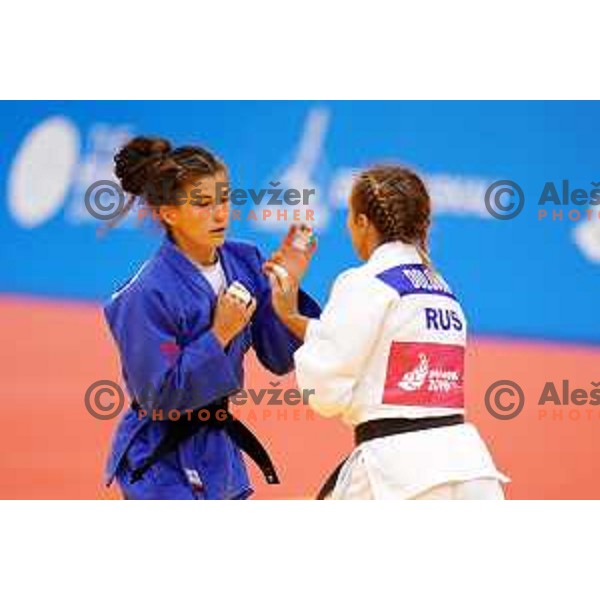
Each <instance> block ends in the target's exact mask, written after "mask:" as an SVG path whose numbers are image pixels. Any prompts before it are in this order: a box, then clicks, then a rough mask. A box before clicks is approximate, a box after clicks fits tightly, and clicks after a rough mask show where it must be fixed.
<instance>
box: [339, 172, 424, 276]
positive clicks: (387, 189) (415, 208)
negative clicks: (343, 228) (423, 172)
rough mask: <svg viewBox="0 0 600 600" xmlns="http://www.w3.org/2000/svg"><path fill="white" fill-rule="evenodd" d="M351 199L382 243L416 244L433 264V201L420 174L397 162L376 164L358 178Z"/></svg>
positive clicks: (354, 207)
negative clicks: (430, 236) (430, 244)
mask: <svg viewBox="0 0 600 600" xmlns="http://www.w3.org/2000/svg"><path fill="white" fill-rule="evenodd" d="M350 198H351V202H352V206H353V209H354V212H355V213H356V214H364V215H365V216H366V217H367V218H368V219H369V221H370V222H371V223H372V224H373V225H374V227H375V229H376V230H377V233H378V234H379V236H380V240H381V243H385V242H391V241H398V240H399V241H402V242H404V243H406V244H414V245H415V246H416V248H417V251H418V252H419V254H420V255H421V258H422V259H423V262H424V263H425V264H427V265H428V266H431V261H430V259H429V253H428V243H427V238H428V233H429V226H430V224H431V200H430V198H429V194H428V193H427V189H426V187H425V184H424V183H423V181H421V179H420V178H419V177H418V175H416V174H415V173H413V172H412V171H410V170H409V169H406V168H405V167H400V166H396V165H382V166H375V167H372V168H370V169H367V170H366V171H363V172H362V173H360V175H359V176H358V177H357V179H356V180H355V182H354V185H353V186H352V193H351V196H350Z"/></svg>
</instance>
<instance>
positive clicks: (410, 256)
mask: <svg viewBox="0 0 600 600" xmlns="http://www.w3.org/2000/svg"><path fill="white" fill-rule="evenodd" d="M368 262H369V264H376V265H377V266H382V267H385V266H393V265H396V264H421V263H422V262H423V259H422V258H421V256H420V254H419V252H418V251H417V248H416V247H415V246H414V245H413V244H405V243H404V242H400V241H395V242H385V243H384V244H381V245H380V246H377V248H375V250H374V251H373V253H372V254H371V256H370V257H369V260H368Z"/></svg>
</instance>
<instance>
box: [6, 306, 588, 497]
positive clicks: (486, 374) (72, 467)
mask: <svg viewBox="0 0 600 600" xmlns="http://www.w3.org/2000/svg"><path fill="white" fill-rule="evenodd" d="M0 328H1V331H2V333H3V339H4V343H3V345H2V348H1V349H0V359H1V360H0V365H1V366H0V369H1V374H2V388H1V393H0V402H1V415H2V416H1V420H0V498H4V499H6V498H13V499H28V498H36V499H57V498H74V499H75V498H90V499H92V498H107V499H108V498H118V497H119V494H118V490H116V489H114V488H111V489H110V490H107V489H106V488H105V487H104V486H103V485H102V470H103V464H104V460H105V457H106V454H107V451H108V448H109V444H110V439H111V435H112V431H113V429H114V427H115V425H116V422H115V421H114V420H113V421H99V420H96V419H94V418H93V417H92V416H91V415H90V414H89V413H88V412H87V410H86V408H85V405H84V394H85V391H86V389H87V388H88V387H89V386H90V385H91V384H92V383H93V382H95V381H97V380H101V379H111V380H116V381H118V382H121V381H122V380H121V377H120V367H119V362H118V356H117V353H116V350H115V347H114V344H113V342H112V340H111V338H110V336H109V334H108V331H107V329H106V326H105V324H104V321H103V317H102V313H101V309H100V306H99V305H97V304H93V303H85V302H64V301H60V302H59V301H54V300H39V299H31V298H24V297H18V296H7V295H5V296H2V297H0ZM599 365H600V348H594V347H579V346H565V345H557V344H549V343H529V342H516V341H511V340H508V341H507V340H494V339H482V338H476V339H472V340H471V343H470V346H469V350H468V353H467V410H468V416H469V419H470V420H471V421H473V422H474V423H475V424H476V425H477V426H478V427H479V429H480V432H481V434H482V436H483V437H484V439H485V440H486V442H487V443H488V444H489V446H490V448H491V450H492V452H493V454H494V457H495V459H496V462H497V464H498V466H499V467H500V469H501V470H503V471H504V472H505V473H507V474H508V475H509V476H510V477H511V478H512V483H511V484H509V485H508V486H507V494H508V497H510V498H536V499H537V498H600V478H599V477H598V467H597V465H598V464H599V463H600V438H599V437H598V432H600V406H573V405H568V406H559V407H556V406H552V405H547V404H546V405H544V406H539V405H538V398H539V397H540V394H541V391H542V389H543V387H544V383H545V382H546V381H550V380H552V381H555V382H557V386H558V385H560V383H561V381H562V380H563V379H569V380H570V381H571V387H572V388H575V387H581V388H584V389H586V390H590V389H591V388H592V383H591V382H592V381H595V382H600V367H599ZM247 373H248V379H247V382H246V387H248V388H250V387H254V388H260V387H271V383H270V382H281V386H282V387H290V386H293V385H294V378H293V375H290V376H286V377H284V378H280V377H276V376H273V375H271V374H269V373H267V372H265V371H264V370H263V369H262V368H261V367H260V366H258V365H257V364H256V360H255V359H254V357H253V356H249V357H248V365H247ZM500 379H511V380H514V381H516V382H518V383H519V384H520V385H521V387H522V388H523V389H524V391H525V397H526V403H525V408H524V410H523V411H522V413H521V414H520V415H519V416H518V417H516V418H514V419H513V420H509V421H500V420H497V419H495V418H493V417H492V416H491V415H490V414H489V413H488V412H487V411H486V409H485V407H484V403H483V397H484V394H485V391H486V389H487V387H488V386H489V385H491V384H492V383H493V382H494V381H496V380H500ZM236 412H237V414H239V415H240V416H241V417H242V418H244V419H245V420H246V422H247V423H248V424H249V425H250V426H251V428H252V429H254V430H255V431H256V433H257V434H258V435H259V437H260V438H261V439H262V440H263V441H264V442H265V443H266V445H267V446H268V448H269V450H270V451H271V453H272V456H273V458H274V461H275V463H276V465H277V467H278V470H279V473H280V476H281V479H282V484H281V485H279V486H267V485H266V484H265V483H263V482H262V481H261V477H260V474H259V473H258V472H257V470H256V469H255V467H254V466H253V465H250V473H251V477H252V480H253V482H254V487H255V490H256V493H255V495H254V498H257V499H259V498H310V497H312V496H314V494H315V493H316V491H317V490H318V488H319V486H320V483H321V482H322V480H323V478H324V477H325V476H326V475H327V474H328V471H329V470H331V469H332V468H333V467H334V466H335V465H336V464H337V462H338V461H339V459H340V458H341V457H342V456H343V455H344V454H345V453H347V452H348V450H349V449H350V448H351V439H352V436H351V432H350V431H349V430H348V429H347V428H346V427H344V426H343V425H342V424H341V423H340V422H338V421H337V420H326V419H322V418H320V417H318V416H316V415H314V414H313V413H312V412H310V411H309V410H308V409H305V408H292V407H287V408H281V407H268V406H261V407H255V406H245V407H243V408H241V409H236ZM406 459H407V460H409V459H410V457H406Z"/></svg>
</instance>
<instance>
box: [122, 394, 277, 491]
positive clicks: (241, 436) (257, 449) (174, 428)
mask: <svg viewBox="0 0 600 600" xmlns="http://www.w3.org/2000/svg"><path fill="white" fill-rule="evenodd" d="M131 407H132V408H133V409H134V410H136V411H137V410H139V408H140V405H139V404H138V403H137V402H135V401H134V402H132V404H131ZM207 410H208V411H209V417H208V418H206V419H200V418H199V416H198V413H199V412H200V411H207ZM223 410H224V411H225V418H223V415H222V414H219V412H218V411H223ZM217 417H220V418H217ZM202 427H210V428H213V429H224V430H225V431H226V432H227V434H228V435H229V437H230V438H231V440H232V441H233V443H234V444H236V445H237V446H238V447H239V448H240V450H242V451H243V452H245V453H246V454H247V455H248V456H249V457H250V458H251V459H252V460H253V461H254V462H255V463H256V465H257V466H258V468H259V469H260V470H261V472H262V474H263V475H264V477H265V479H266V481H267V483H269V484H277V483H279V477H278V476H277V472H276V471H275V466H274V465H273V462H272V461H271V457H270V456H269V454H268V452H267V451H266V450H265V448H264V446H263V445H262V444H261V443H260V441H259V439H258V438H257V437H256V436H255V435H254V433H252V431H251V430H250V429H248V427H246V425H244V424H243V423H242V422H241V421H239V420H238V419H236V418H235V417H234V416H233V415H232V414H231V413H230V412H229V409H228V402H227V399H226V398H224V399H222V400H219V401H217V402H214V403H213V404H210V405H209V406H205V407H203V408H201V409H198V410H196V411H193V412H192V413H191V414H190V417H189V418H188V419H187V420H180V421H169V422H168V426H167V432H166V434H165V435H164V436H163V438H162V439H161V440H160V441H159V443H158V445H157V447H156V448H155V449H154V451H153V452H152V453H151V454H150V456H148V458H146V459H145V460H144V461H143V462H142V464H141V465H139V466H138V467H137V468H135V469H133V470H132V472H131V483H135V482H136V481H139V480H140V479H142V477H143V476H144V474H145V473H146V471H147V470H148V469H149V468H150V467H151V466H152V465H154V464H155V463H156V462H157V461H159V460H160V459H161V458H163V457H164V456H165V455H166V454H168V453H169V452H173V451H174V450H175V449H176V448H177V447H178V446H179V444H181V443H182V442H184V441H185V440H187V439H189V438H190V437H192V436H193V435H195V434H196V433H197V432H198V431H200V429H201V428H202ZM124 460H127V458H126V457H125V458H124Z"/></svg>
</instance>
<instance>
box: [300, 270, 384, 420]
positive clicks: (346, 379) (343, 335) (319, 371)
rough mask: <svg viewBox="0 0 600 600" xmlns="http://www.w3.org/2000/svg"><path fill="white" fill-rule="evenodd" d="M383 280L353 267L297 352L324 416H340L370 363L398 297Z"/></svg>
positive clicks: (304, 380) (303, 381) (313, 401)
mask: <svg viewBox="0 0 600 600" xmlns="http://www.w3.org/2000/svg"><path fill="white" fill-rule="evenodd" d="M374 285H375V286H378V287H379V285H380V284H379V282H377V281H376V280H374V279H373V278H368V277H365V276H364V274H362V273H361V272H360V271H358V270H356V269H350V270H348V271H345V272H344V273H342V274H341V275H340V276H339V277H338V278H337V279H336V281H335V283H334V285H333V289H332V291H331V296H330V299H329V301H328V302H327V305H326V306H325V309H324V310H323V312H322V314H321V317H320V319H311V320H310V322H309V324H308V327H307V330H306V336H305V339H304V345H303V346H301V347H300V349H299V350H297V351H296V353H295V354H294V361H295V364H296V378H297V381H298V385H299V387H300V388H301V389H310V390H314V394H311V395H310V397H309V403H310V405H311V407H312V408H313V409H314V410H315V411H317V412H318V413H320V414H321V415H323V416H325V417H331V416H334V415H338V414H340V413H341V412H343V411H344V409H345V408H347V406H348V404H349V403H350V401H351V399H352V392H353V388H354V386H355V385H356V382H357V379H358V378H359V377H364V366H365V363H366V361H367V359H368V357H369V356H370V354H371V352H372V351H373V349H374V347H375V345H376V343H377V340H378V338H379V336H380V334H381V327H382V325H383V322H384V319H385V315H386V312H387V309H388V306H389V305H390V303H391V301H392V299H393V298H391V297H390V296H389V295H388V294H386V293H382V290H381V288H379V289H377V290H375V293H373V292H374V290H373V286H374Z"/></svg>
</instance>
